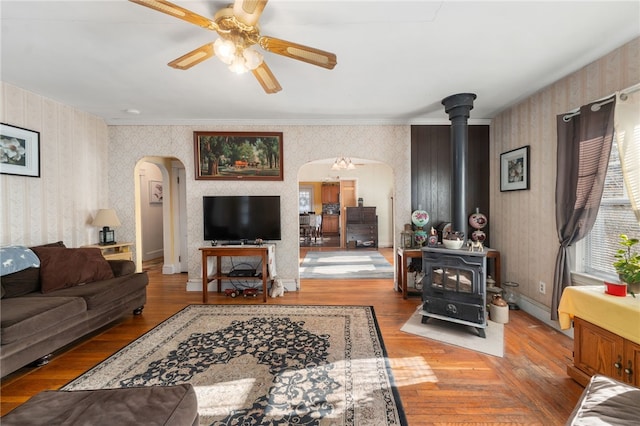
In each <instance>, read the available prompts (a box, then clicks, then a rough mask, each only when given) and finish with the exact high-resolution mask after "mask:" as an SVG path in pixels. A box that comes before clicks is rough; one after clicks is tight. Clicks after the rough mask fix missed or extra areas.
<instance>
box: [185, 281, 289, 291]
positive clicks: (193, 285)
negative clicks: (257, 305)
mask: <svg viewBox="0 0 640 426" xmlns="http://www.w3.org/2000/svg"><path fill="white" fill-rule="evenodd" d="M236 281H242V278H239V279H237V280H236ZM251 282H252V283H262V281H256V280H252V281H251ZM282 283H283V284H284V289H285V290H286V291H297V290H298V289H299V287H298V280H296V279H286V278H283V279H282ZM227 288H233V286H232V285H231V283H230V282H229V281H226V280H223V281H222V290H225V289H227ZM207 290H208V291H218V285H217V284H216V283H215V282H213V281H211V282H209V284H208V285H207ZM187 291H199V292H202V280H201V279H199V278H196V279H193V278H192V279H189V280H188V281H187Z"/></svg>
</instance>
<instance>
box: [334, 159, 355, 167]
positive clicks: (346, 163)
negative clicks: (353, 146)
mask: <svg viewBox="0 0 640 426" xmlns="http://www.w3.org/2000/svg"><path fill="white" fill-rule="evenodd" d="M355 169H356V165H355V164H353V163H352V162H351V158H345V157H340V158H336V161H334V163H333V165H332V166H331V170H355Z"/></svg>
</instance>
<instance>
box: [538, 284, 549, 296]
mask: <svg viewBox="0 0 640 426" xmlns="http://www.w3.org/2000/svg"><path fill="white" fill-rule="evenodd" d="M538 291H539V292H540V293H542V294H547V285H546V284H545V283H544V281H540V282H538Z"/></svg>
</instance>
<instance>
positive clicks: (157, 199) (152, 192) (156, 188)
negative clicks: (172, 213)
mask: <svg viewBox="0 0 640 426" xmlns="http://www.w3.org/2000/svg"><path fill="white" fill-rule="evenodd" d="M162 199H163V195H162V182H160V181H159V180H150V181H149V204H162Z"/></svg>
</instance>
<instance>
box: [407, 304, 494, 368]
mask: <svg viewBox="0 0 640 426" xmlns="http://www.w3.org/2000/svg"><path fill="white" fill-rule="evenodd" d="M421 308H422V305H420V306H418V309H417V310H416V311H415V312H414V313H413V315H411V318H409V320H408V321H407V322H406V323H405V324H404V325H403V326H402V328H401V329H400V330H401V331H404V332H405V333H411V334H417V335H418V336H422V337H426V338H428V339H433V340H437V341H439V342H443V343H447V344H450V345H454V346H459V347H461V348H465V349H471V350H472V351H476V352H482V353H485V354H488V355H493V356H497V357H501V358H502V357H504V325H503V324H500V323H497V322H493V321H488V324H487V328H485V334H486V336H487V337H486V338H482V337H478V335H477V331H476V330H475V329H474V328H473V327H470V326H467V325H464V324H458V323H455V322H451V321H443V320H440V319H437V318H430V319H429V321H427V323H426V324H422V315H420V309H421Z"/></svg>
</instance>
